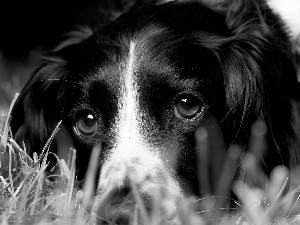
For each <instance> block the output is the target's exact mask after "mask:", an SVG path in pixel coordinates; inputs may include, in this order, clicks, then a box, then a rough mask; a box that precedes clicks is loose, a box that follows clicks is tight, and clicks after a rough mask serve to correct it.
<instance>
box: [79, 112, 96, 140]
mask: <svg viewBox="0 0 300 225" xmlns="http://www.w3.org/2000/svg"><path fill="white" fill-rule="evenodd" d="M74 130H75V133H76V134H77V135H78V136H80V137H82V138H90V137H92V136H94V135H95V134H96V132H97V121H96V118H95V116H94V115H93V114H92V113H90V112H85V113H83V114H81V115H80V116H79V117H78V118H77V120H76V123H75V127H74Z"/></svg>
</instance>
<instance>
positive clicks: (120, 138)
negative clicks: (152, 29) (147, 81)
mask: <svg viewBox="0 0 300 225" xmlns="http://www.w3.org/2000/svg"><path fill="white" fill-rule="evenodd" d="M135 54H136V45H135V43H134V42H130V48H129V53H128V57H127V60H126V62H125V66H123V68H122V71H121V82H120V83H121V97H120V100H119V106H118V111H119V115H118V119H117V127H116V135H117V143H116V148H117V149H120V150H121V152H126V149H129V148H130V149H132V150H135V148H136V147H137V145H138V146H140V145H141V143H140V142H141V141H142V137H141V134H140V131H141V124H140V122H141V121H140V118H139V117H140V116H139V113H141V112H139V106H138V92H137V83H136V77H135V76H134V74H135V73H134V72H135V69H136V63H137V61H136V55H135ZM122 150H123V151H122ZM121 152H120V154H122V153H121ZM125 154H126V153H125Z"/></svg>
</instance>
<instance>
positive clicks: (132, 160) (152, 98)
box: [11, 0, 300, 224]
mask: <svg viewBox="0 0 300 225" xmlns="http://www.w3.org/2000/svg"><path fill="white" fill-rule="evenodd" d="M79 36H80V37H81V38H75V39H73V41H68V42H67V44H63V45H61V47H60V49H58V50H56V51H54V52H52V53H49V55H48V56H47V57H44V58H43V61H42V63H41V64H40V66H39V67H38V68H37V69H36V70H35V71H34V72H33V75H32V76H31V78H30V79H29V81H28V82H27V83H26V85H25V86H24V88H23V90H22V92H21V94H20V97H19V99H18V101H17V102H16V104H15V106H14V109H13V112H12V121H11V128H12V132H13V134H14V138H15V139H16V140H17V141H18V142H20V143H22V142H23V141H24V142H25V145H26V148H27V149H29V151H30V152H31V153H32V152H33V151H35V152H38V153H40V152H41V150H42V148H43V145H44V144H45V143H46V141H47V139H48V138H49V137H50V135H51V133H52V131H53V129H54V127H55V125H56V124H57V123H58V122H59V121H62V125H61V131H60V133H58V134H57V137H56V138H55V141H54V143H52V146H51V151H53V152H55V153H57V154H58V155H59V156H60V157H62V158H66V155H68V151H67V150H63V149H68V148H69V147H70V146H73V147H74V148H75V149H76V150H77V174H76V176H77V178H78V179H79V180H80V179H83V177H84V176H85V172H86V170H87V167H88V162H89V158H90V154H91V151H92V149H93V147H94V146H97V145H100V146H101V153H100V157H99V173H98V178H97V179H98V183H97V194H96V200H95V206H94V212H95V213H96V214H98V215H100V216H102V217H105V218H106V219H108V220H113V219H114V218H115V220H114V221H115V222H116V223H117V224H129V221H130V218H132V214H133V207H134V205H133V203H132V201H131V200H130V201H128V204H125V205H121V201H122V199H124V198H125V196H127V195H128V193H129V192H130V191H131V189H132V187H131V185H130V183H131V182H134V183H135V184H137V187H138V190H139V193H140V195H141V198H142V199H143V201H144V202H145V205H146V209H147V210H148V211H151V210H153V209H152V208H151V204H152V202H153V196H152V194H153V193H152V192H153V188H154V186H155V185H160V186H161V187H162V194H163V197H164V199H165V201H164V203H163V205H162V207H161V211H162V213H164V214H166V215H167V220H166V221H169V223H170V224H177V223H179V222H178V221H177V220H176V210H177V206H178V201H179V199H180V198H182V196H186V195H192V194H193V195H201V193H202V192H201V187H203V185H205V184H203V183H202V184H201V182H199V177H198V175H197V166H198V165H197V164H198V163H199V162H198V160H197V156H196V154H197V153H196V144H195V143H196V141H197V140H196V139H195V132H197V130H198V129H199V128H201V127H204V128H205V129H206V132H207V138H208V141H209V142H210V143H212V146H213V145H214V144H215V142H218V141H217V140H221V142H223V143H224V144H223V145H224V148H223V147H220V148H214V147H212V148H213V150H210V152H209V156H208V158H207V160H208V164H209V169H208V170H207V171H208V174H206V176H207V177H208V182H211V183H212V185H213V184H215V178H216V177H217V176H218V174H220V171H221V170H222V167H221V165H222V163H224V158H225V156H226V149H227V148H228V147H229V146H231V145H232V144H239V145H240V146H243V148H244V149H246V148H247V143H248V139H249V135H250V130H251V126H252V124H254V123H255V122H256V121H264V123H265V124H266V128H267V134H266V140H267V144H268V149H267V151H266V153H265V154H264V156H263V160H262V163H261V165H262V167H263V168H264V171H265V172H266V173H267V174H269V173H270V171H271V170H272V169H273V168H274V167H275V166H277V165H282V164H283V165H286V166H290V165H296V164H298V163H299V149H298V150H297V148H295V147H293V146H292V145H293V144H294V143H296V133H295V129H294V128H295V126H294V120H295V118H296V117H297V110H295V108H297V107H296V106H297V104H298V102H299V97H300V91H299V90H300V85H299V82H298V80H297V72H296V67H295V61H294V55H293V53H292V50H293V46H292V44H291V41H290V37H289V35H288V29H287V27H285V24H284V22H283V21H282V20H281V19H280V17H279V16H278V15H276V14H275V13H274V12H273V11H272V10H271V9H270V7H269V6H268V4H267V3H266V2H265V1H263V0H257V1H254V0H228V1H222V2H220V1H218V2H211V3H208V2H201V1H172V2H165V3H160V4H156V3H153V2H151V3H145V4H143V5H140V4H137V5H136V6H133V7H132V10H129V11H128V12H126V13H124V14H123V15H121V16H120V17H119V18H117V19H116V20H115V21H113V22H111V23H109V24H107V25H104V26H102V27H99V28H98V29H97V30H95V31H93V32H90V31H88V32H85V33H84V35H82V34H81V35H79ZM293 109H294V111H293ZM220 134H221V135H220ZM220 136H221V137H220ZM295 145H296V144H295ZM245 151H247V150H245ZM103 196H106V197H105V199H104V197H103ZM176 221H177V222H176Z"/></svg>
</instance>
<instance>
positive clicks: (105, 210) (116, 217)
mask: <svg viewBox="0 0 300 225" xmlns="http://www.w3.org/2000/svg"><path fill="white" fill-rule="evenodd" d="M129 182H130V181H129V177H128V178H127V180H126V181H125V182H124V185H122V187H114V188H112V189H111V190H109V191H108V193H107V194H106V199H105V202H102V204H100V206H99V208H98V209H97V215H98V218H99V219H98V223H97V224H105V223H108V224H110V223H113V224H118V225H128V224H130V223H131V221H132V220H133V217H134V211H135V209H138V208H140V207H141V206H140V205H139V204H140V203H138V201H137V199H136V198H137V195H138V198H140V200H141V202H142V207H143V208H144V209H145V210H146V213H147V216H148V215H151V213H152V208H153V204H152V197H151V196H150V195H148V194H145V193H141V192H140V191H138V192H137V193H134V191H136V190H134V189H133V188H132V187H131V186H132V185H130V183H129ZM139 220H142V219H141V218H139Z"/></svg>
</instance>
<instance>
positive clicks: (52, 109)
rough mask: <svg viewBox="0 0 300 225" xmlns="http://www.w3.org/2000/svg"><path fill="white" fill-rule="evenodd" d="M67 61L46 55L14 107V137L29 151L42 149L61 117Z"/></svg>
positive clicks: (12, 123) (12, 122)
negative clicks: (23, 143)
mask: <svg viewBox="0 0 300 225" xmlns="http://www.w3.org/2000/svg"><path fill="white" fill-rule="evenodd" d="M66 67H67V63H66V62H65V61H64V60H63V59H62V58H58V57H47V58H43V62H42V64H41V65H40V66H39V67H38V68H37V69H36V70H35V71H34V72H33V75H32V76H31V78H30V79H29V81H28V82H27V83H26V84H25V86H24V88H23V90H22V92H21V94H20V96H19V98H18V100H17V102H16V104H15V105H14V108H13V111H12V121H11V129H12V132H13V134H14V139H15V140H16V141H17V142H18V143H19V144H21V145H22V142H23V141H24V142H25V146H26V149H27V151H28V152H29V153H30V154H32V153H33V152H37V153H40V152H41V151H42V149H43V146H44V145H45V144H46V142H47V140H48V138H49V137H50V135H51V133H52V131H53V129H54V127H55V125H56V124H57V123H58V122H59V121H60V120H61V117H62V110H63V109H62V105H63V97H62V96H63V91H64V88H63V84H64V79H65V77H66V73H67V69H66Z"/></svg>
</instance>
